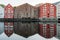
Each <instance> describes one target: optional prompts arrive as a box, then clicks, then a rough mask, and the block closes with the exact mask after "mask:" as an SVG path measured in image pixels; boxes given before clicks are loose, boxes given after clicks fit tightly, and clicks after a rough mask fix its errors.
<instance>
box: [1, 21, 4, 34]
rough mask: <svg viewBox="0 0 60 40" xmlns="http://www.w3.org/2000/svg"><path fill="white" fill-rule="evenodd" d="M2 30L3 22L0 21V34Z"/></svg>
mask: <svg viewBox="0 0 60 40" xmlns="http://www.w3.org/2000/svg"><path fill="white" fill-rule="evenodd" d="M3 32H4V22H0V34H2V33H3Z"/></svg>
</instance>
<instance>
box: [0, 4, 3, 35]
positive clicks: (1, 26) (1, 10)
mask: <svg viewBox="0 0 60 40" xmlns="http://www.w3.org/2000/svg"><path fill="white" fill-rule="evenodd" d="M0 18H4V7H2V6H1V5H0ZM3 32H4V22H0V34H2V33H3Z"/></svg>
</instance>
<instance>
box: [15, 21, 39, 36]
mask: <svg viewBox="0 0 60 40" xmlns="http://www.w3.org/2000/svg"><path fill="white" fill-rule="evenodd" d="M14 33H16V34H18V35H21V36H24V37H29V36H31V35H34V34H36V33H38V23H35V22H34V23H31V22H30V23H21V22H17V23H16V22H15V23H14Z"/></svg>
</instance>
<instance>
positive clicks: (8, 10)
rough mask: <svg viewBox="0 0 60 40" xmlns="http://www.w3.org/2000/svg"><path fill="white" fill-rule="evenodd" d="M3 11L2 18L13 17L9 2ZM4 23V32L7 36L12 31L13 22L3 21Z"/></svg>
mask: <svg viewBox="0 0 60 40" xmlns="http://www.w3.org/2000/svg"><path fill="white" fill-rule="evenodd" d="M4 12H5V13H4V18H6V19H13V17H14V13H13V12H14V10H13V7H12V6H11V5H10V4H8V5H7V6H6V7H5V10H4ZM4 25H5V34H6V35H7V36H8V37H9V36H10V35H11V34H12V33H13V22H4Z"/></svg>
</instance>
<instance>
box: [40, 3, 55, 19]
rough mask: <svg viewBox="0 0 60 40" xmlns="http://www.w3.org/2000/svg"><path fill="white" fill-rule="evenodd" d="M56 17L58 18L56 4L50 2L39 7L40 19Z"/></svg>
mask: <svg viewBox="0 0 60 40" xmlns="http://www.w3.org/2000/svg"><path fill="white" fill-rule="evenodd" d="M43 18H45V19H49V18H50V19H55V18H56V6H55V5H53V4H50V3H46V4H42V5H41V6H40V7H39V19H43Z"/></svg>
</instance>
